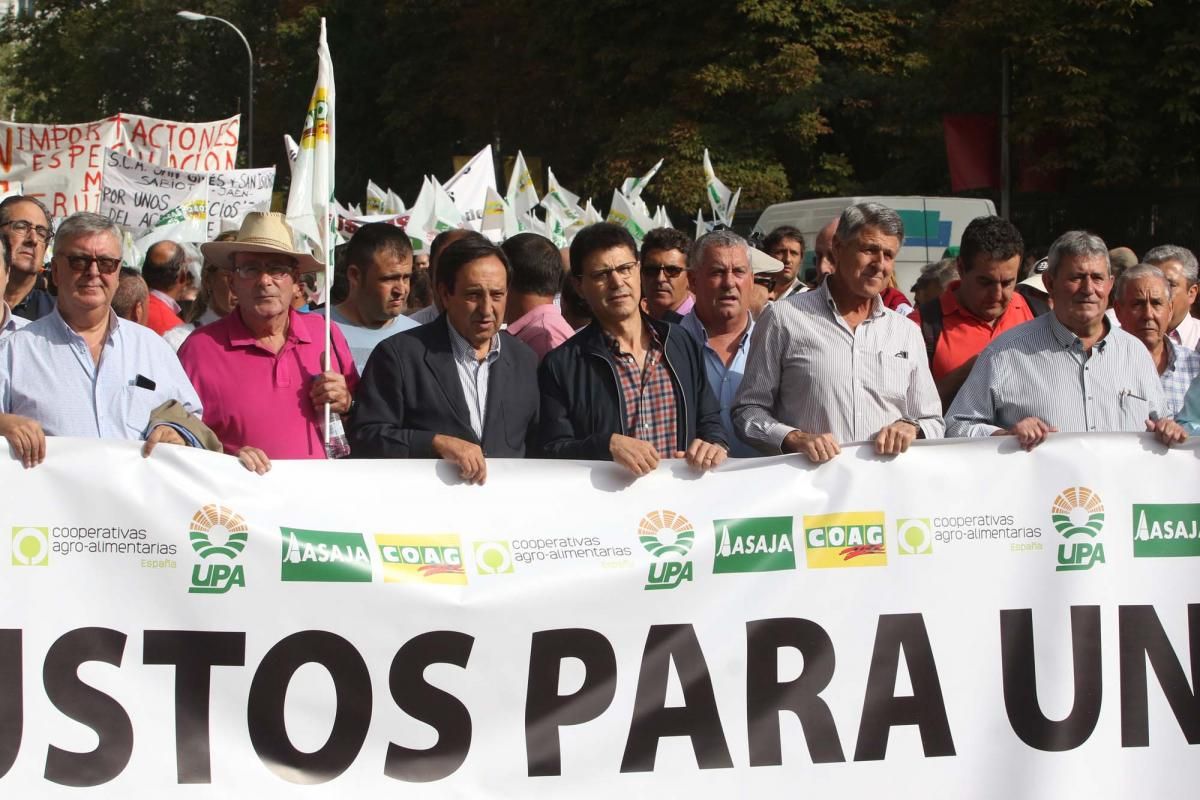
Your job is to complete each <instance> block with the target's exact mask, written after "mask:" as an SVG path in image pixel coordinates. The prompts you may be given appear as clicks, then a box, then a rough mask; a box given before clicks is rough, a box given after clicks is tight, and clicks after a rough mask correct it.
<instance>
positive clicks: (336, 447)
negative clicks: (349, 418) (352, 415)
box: [325, 411, 350, 458]
mask: <svg viewBox="0 0 1200 800" xmlns="http://www.w3.org/2000/svg"><path fill="white" fill-rule="evenodd" d="M348 455H350V440H349V439H347V438H346V426H345V424H344V423H343V422H342V415H341V414H339V413H337V412H336V411H330V412H329V435H328V436H327V437H326V442H325V457H326V458H345V457H346V456H348Z"/></svg>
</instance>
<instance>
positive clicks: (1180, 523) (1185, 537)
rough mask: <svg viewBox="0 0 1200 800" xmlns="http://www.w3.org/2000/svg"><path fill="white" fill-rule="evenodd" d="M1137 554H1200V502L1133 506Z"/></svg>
mask: <svg viewBox="0 0 1200 800" xmlns="http://www.w3.org/2000/svg"><path fill="white" fill-rule="evenodd" d="M1133 556H1134V558H1164V557H1166V558H1171V557H1189V556H1200V504H1197V503H1166V504H1150V505H1135V506H1134V507H1133Z"/></svg>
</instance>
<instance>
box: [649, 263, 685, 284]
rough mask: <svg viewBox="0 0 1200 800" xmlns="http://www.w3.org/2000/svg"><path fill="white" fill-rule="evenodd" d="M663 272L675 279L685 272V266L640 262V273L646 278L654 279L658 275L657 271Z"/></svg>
mask: <svg viewBox="0 0 1200 800" xmlns="http://www.w3.org/2000/svg"><path fill="white" fill-rule="evenodd" d="M660 272H665V273H667V277H668V278H670V279H671V280H675V279H676V278H678V277H679V276H680V275H682V274H683V273H685V272H687V267H676V266H666V267H661V266H659V265H657V264H642V274H643V275H645V276H646V277H648V278H651V279H654V278H657V277H658V273H660Z"/></svg>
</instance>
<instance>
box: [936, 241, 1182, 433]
mask: <svg viewBox="0 0 1200 800" xmlns="http://www.w3.org/2000/svg"><path fill="white" fill-rule="evenodd" d="M1047 260H1048V264H1047V268H1046V272H1045V273H1044V276H1043V279H1044V280H1045V284H1046V289H1047V291H1048V292H1049V293H1050V298H1051V300H1052V304H1053V311H1052V313H1050V314H1043V315H1042V316H1040V317H1038V318H1037V319H1034V320H1032V321H1030V322H1026V323H1024V324H1023V325H1018V326H1017V327H1015V328H1013V329H1012V330H1009V331H1006V332H1005V333H1003V334H1001V335H1000V336H998V337H997V338H996V339H995V341H993V342H992V343H991V344H990V345H988V346H987V347H986V348H985V349H984V351H983V352H982V353H980V355H979V359H978V361H976V362H975V367H974V369H972V370H971V374H970V376H969V377H968V378H967V381H966V383H964V384H963V387H962V389H961V390H960V391H959V393H958V395H957V396H956V397H955V399H954V402H953V403H952V404H951V405H950V409H949V410H948V411H947V412H946V421H947V435H948V436H1016V437H1017V440H1018V441H1019V442H1020V445H1021V447H1022V448H1024V449H1025V450H1032V449H1033V448H1034V447H1036V446H1037V445H1039V444H1041V443H1042V442H1043V441H1045V439H1046V437H1047V436H1048V435H1049V434H1051V433H1056V432H1058V431H1077V432H1079V431H1095V432H1103V431H1141V430H1148V431H1153V432H1154V433H1156V434H1157V435H1158V438H1159V440H1161V441H1162V442H1163V443H1164V444H1177V443H1179V442H1182V441H1184V440H1186V439H1187V433H1186V432H1185V431H1184V430H1183V428H1182V427H1181V426H1180V425H1179V424H1178V423H1176V422H1175V421H1174V420H1173V419H1171V418H1170V415H1169V414H1167V408H1166V403H1165V402H1164V400H1163V392H1162V385H1161V383H1160V382H1159V379H1158V373H1157V371H1156V370H1155V367H1154V362H1153V361H1152V360H1151V358H1150V354H1149V353H1148V352H1146V348H1145V346H1144V345H1143V344H1142V343H1141V342H1140V341H1138V340H1137V339H1136V338H1134V337H1133V336H1131V335H1129V334H1128V333H1126V332H1125V331H1122V330H1120V329H1119V328H1117V327H1115V326H1113V325H1111V323H1110V322H1109V321H1108V318H1107V317H1105V315H1104V311H1105V308H1106V306H1107V301H1108V294H1109V292H1110V291H1111V289H1112V272H1111V268H1110V265H1109V260H1108V247H1107V245H1105V244H1104V241H1103V240H1101V239H1100V237H1099V236H1095V235H1093V234H1090V233H1087V232H1086V231H1069V232H1067V233H1064V234H1063V235H1062V236H1060V237H1059V238H1058V239H1057V240H1056V241H1055V242H1054V244H1052V245H1051V246H1050V253H1049V255H1048V256H1047Z"/></svg>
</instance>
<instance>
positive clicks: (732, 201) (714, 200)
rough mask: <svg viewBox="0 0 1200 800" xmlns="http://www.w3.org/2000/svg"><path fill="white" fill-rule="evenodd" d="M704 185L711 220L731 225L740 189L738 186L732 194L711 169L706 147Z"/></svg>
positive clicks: (740, 192)
mask: <svg viewBox="0 0 1200 800" xmlns="http://www.w3.org/2000/svg"><path fill="white" fill-rule="evenodd" d="M704 185H705V187H706V193H707V195H708V204H709V205H710V206H712V211H713V221H714V222H722V223H724V224H726V225H733V215H734V212H735V211H737V202H738V198H739V197H740V196H741V194H742V190H741V189H740V188H739V189H738V190H737V193H736V194H734V193H733V192H730V191H729V187H728V186H726V185H725V184H724V183H722V182H721V179H720V178H718V177H717V173H716V172H714V171H713V165H712V161H711V160H709V157H708V148H705V149H704Z"/></svg>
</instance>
